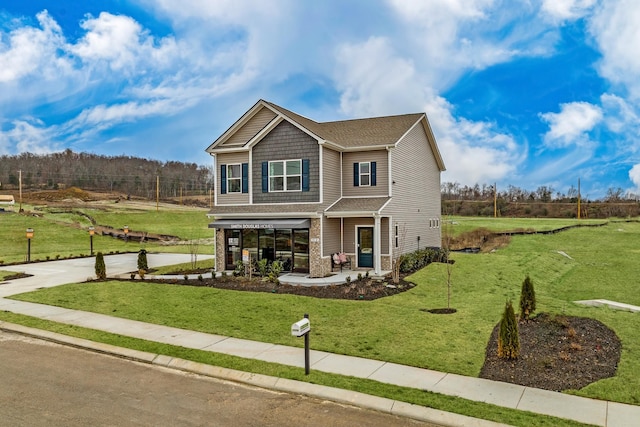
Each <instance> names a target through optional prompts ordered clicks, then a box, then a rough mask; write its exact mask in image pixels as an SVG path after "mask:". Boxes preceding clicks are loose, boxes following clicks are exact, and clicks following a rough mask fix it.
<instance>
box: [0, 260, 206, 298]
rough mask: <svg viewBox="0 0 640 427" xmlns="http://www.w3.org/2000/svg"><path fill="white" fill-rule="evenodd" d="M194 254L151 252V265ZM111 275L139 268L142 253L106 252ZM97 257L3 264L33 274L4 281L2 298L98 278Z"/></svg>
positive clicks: (14, 269)
mask: <svg viewBox="0 0 640 427" xmlns="http://www.w3.org/2000/svg"><path fill="white" fill-rule="evenodd" d="M211 258H213V255H198V260H204V259H211ZM190 261H191V255H190V254H169V253H166V254H165V253H147V263H148V265H149V268H154V267H160V266H163V265H173V264H180V263H184V262H190ZM104 262H105V265H106V268H107V276H108V277H114V276H118V275H123V274H127V273H129V272H132V271H137V270H138V254H137V253H128V254H117V255H105V257H104ZM95 263H96V259H95V257H87V258H74V259H64V260H58V261H45V262H33V263H30V264H18V265H6V266H1V267H0V269H1V270H6V271H15V272H16V273H25V274H30V275H32V277H27V278H23V279H16V280H7V281H5V282H2V283H0V298H4V297H8V296H10V295H15V294H19V293H23V292H29V291H33V290H36V289H41V288H51V287H54V286H60V285H64V284H66V283H77V282H84V281H85V280H87V279H94V278H95V277H96V274H95Z"/></svg>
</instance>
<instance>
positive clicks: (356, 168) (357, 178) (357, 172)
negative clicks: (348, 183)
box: [353, 163, 360, 187]
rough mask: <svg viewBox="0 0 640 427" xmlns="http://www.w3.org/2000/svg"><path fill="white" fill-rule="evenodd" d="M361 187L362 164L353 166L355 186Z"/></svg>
mask: <svg viewBox="0 0 640 427" xmlns="http://www.w3.org/2000/svg"><path fill="white" fill-rule="evenodd" d="M359 185H360V164H359V163H354V164H353V186H354V187H358V186H359Z"/></svg>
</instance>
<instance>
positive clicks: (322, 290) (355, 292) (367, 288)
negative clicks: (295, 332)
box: [145, 274, 415, 301]
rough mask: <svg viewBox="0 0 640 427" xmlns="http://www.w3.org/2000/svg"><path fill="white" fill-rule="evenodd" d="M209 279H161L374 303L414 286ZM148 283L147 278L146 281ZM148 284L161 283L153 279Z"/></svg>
mask: <svg viewBox="0 0 640 427" xmlns="http://www.w3.org/2000/svg"><path fill="white" fill-rule="evenodd" d="M207 276H209V277H208V278H205V275H204V274H203V279H202V280H198V279H195V280H193V279H190V280H179V279H176V280H160V282H163V283H169V284H174V285H188V286H208V287H212V288H218V289H229V290H234V291H245V292H270V293H278V294H291V295H301V296H308V297H315V298H331V299H351V300H365V301H371V300H375V299H378V298H383V297H388V296H391V295H396V294H399V293H400V292H404V291H407V290H409V289H411V288H412V287H414V286H415V285H414V284H413V283H410V282H406V281H405V280H404V279H403V278H401V279H400V282H399V283H398V284H397V285H394V284H392V283H391V281H390V280H383V281H379V280H372V279H370V278H363V279H361V280H353V281H351V283H348V284H347V283H345V284H341V285H328V286H300V285H286V284H277V285H276V284H274V283H271V282H269V281H266V280H262V279H261V278H252V279H249V278H246V277H232V276H228V277H219V278H216V279H212V278H211V275H210V274H207ZM145 280H146V279H145ZM148 281H154V282H155V281H158V280H153V279H150V280H148Z"/></svg>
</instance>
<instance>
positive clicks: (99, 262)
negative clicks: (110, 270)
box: [95, 252, 107, 280]
mask: <svg viewBox="0 0 640 427" xmlns="http://www.w3.org/2000/svg"><path fill="white" fill-rule="evenodd" d="M95 269H96V277H97V278H98V279H99V280H104V279H106V278H107V267H106V266H105V265H104V255H102V252H98V253H97V254H96V266H95Z"/></svg>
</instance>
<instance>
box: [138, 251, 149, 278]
mask: <svg viewBox="0 0 640 427" xmlns="http://www.w3.org/2000/svg"><path fill="white" fill-rule="evenodd" d="M141 270H143V271H144V272H145V273H146V272H147V271H149V265H148V264H147V251H146V250H144V249H140V252H138V272H140V271H141ZM143 274H144V273H143Z"/></svg>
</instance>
